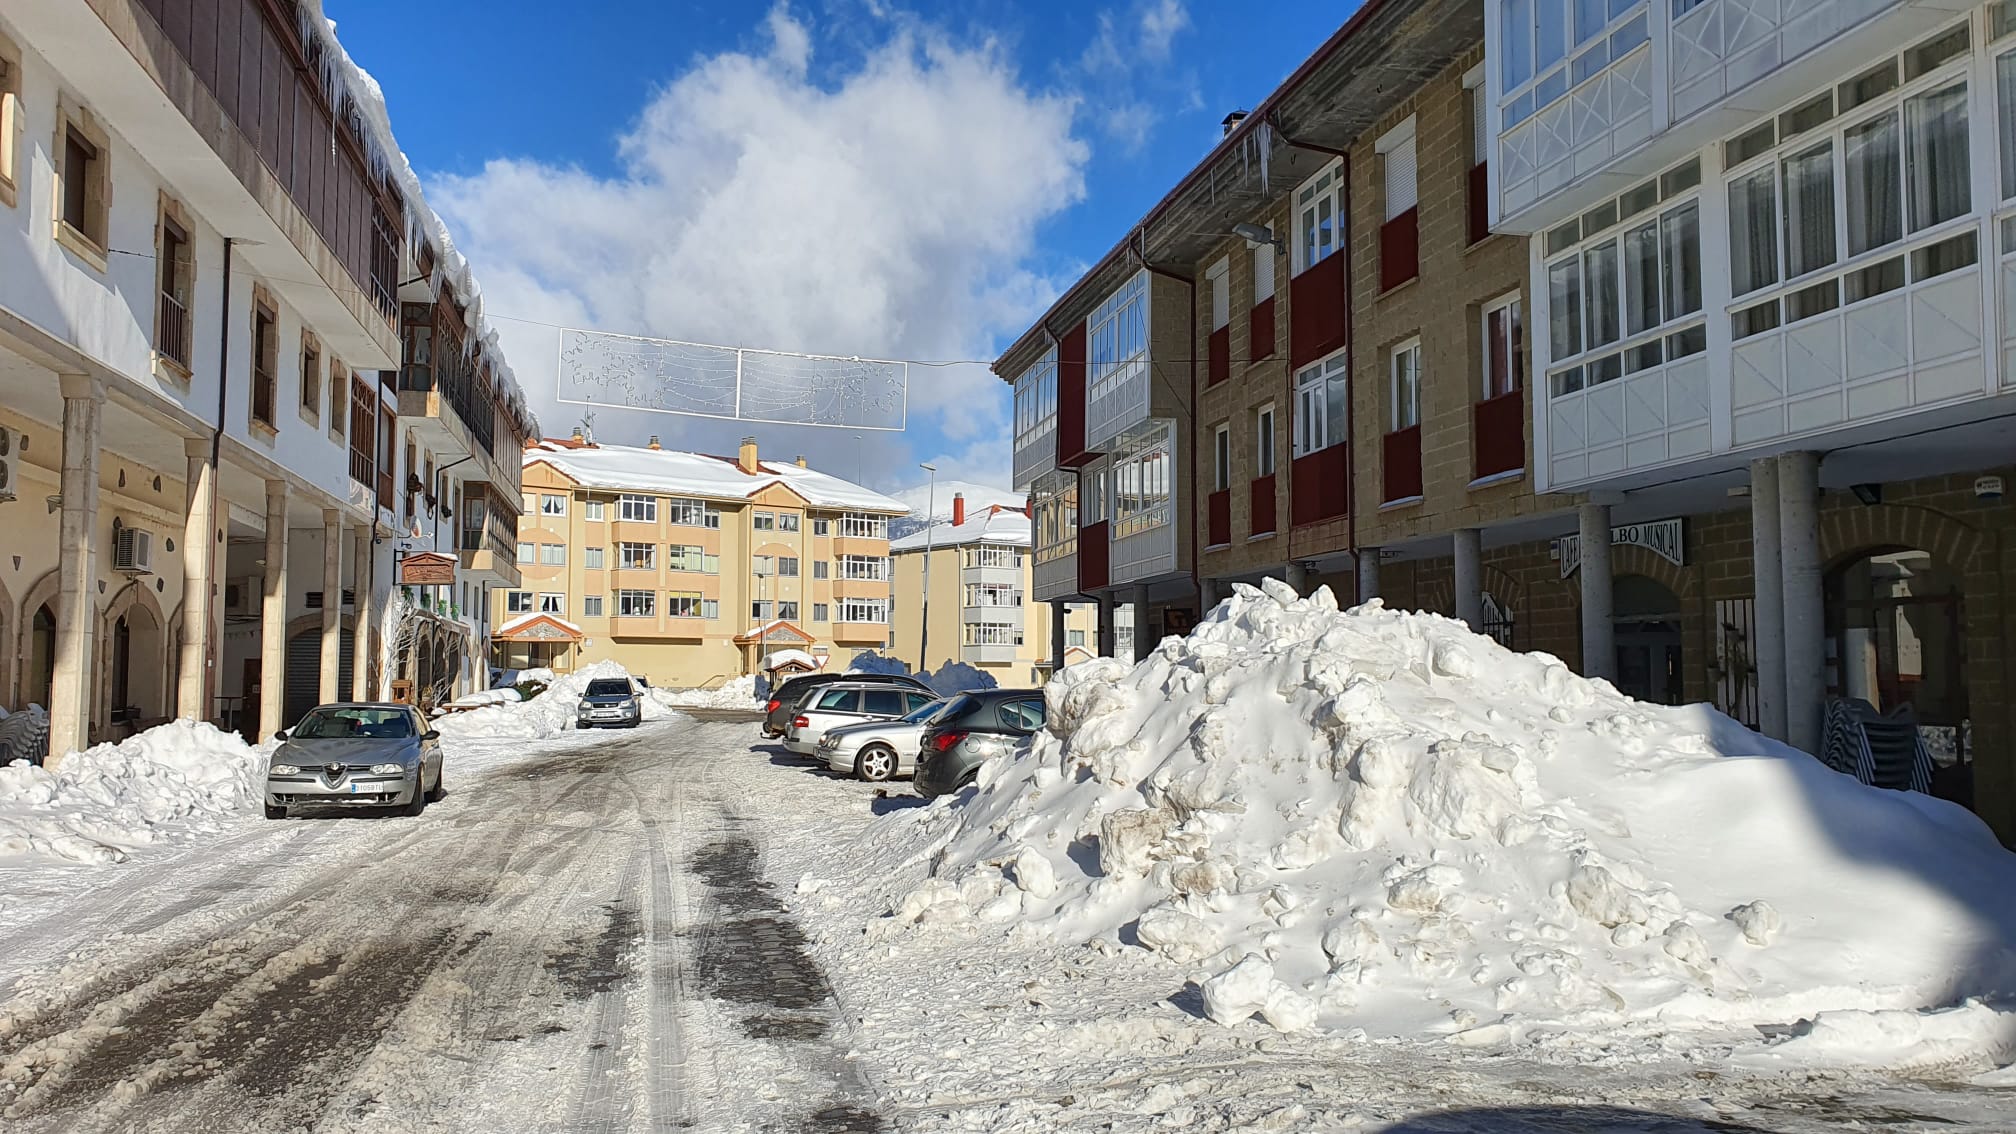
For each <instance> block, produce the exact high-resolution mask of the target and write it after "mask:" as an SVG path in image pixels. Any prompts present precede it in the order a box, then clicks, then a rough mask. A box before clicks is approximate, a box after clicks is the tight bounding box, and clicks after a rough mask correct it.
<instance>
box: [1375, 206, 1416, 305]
mask: <svg viewBox="0 0 2016 1134" xmlns="http://www.w3.org/2000/svg"><path fill="white" fill-rule="evenodd" d="M1420 275H1421V210H1420V209H1419V208H1412V209H1408V210H1407V211H1406V212H1404V213H1401V214H1400V215H1399V216H1397V217H1394V218H1393V219H1392V220H1389V221H1387V222H1386V223H1385V224H1383V225H1380V226H1379V290H1380V291H1392V290H1393V289H1394V288H1396V287H1399V286H1400V285H1401V284H1404V283H1410V282H1412V281H1413V280H1414V279H1416V278H1417V277H1419V276H1420Z"/></svg>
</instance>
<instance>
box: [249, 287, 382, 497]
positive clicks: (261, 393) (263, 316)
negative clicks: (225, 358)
mask: <svg viewBox="0 0 2016 1134" xmlns="http://www.w3.org/2000/svg"><path fill="white" fill-rule="evenodd" d="M253 294H254V296H255V297H256V296H259V295H261V294H262V289H257V288H255V289H254V291H253ZM279 370H280V318H279V316H278V315H276V314H275V313H274V310H273V308H271V307H269V306H267V305H266V304H264V303H262V302H260V301H259V299H257V298H255V299H254V300H253V303H252V420H253V421H254V422H256V423H258V424H260V425H263V426H265V427H266V428H267V429H269V430H270V429H272V428H273V402H274V395H275V393H276V387H277V386H278V385H279V373H278V372H279ZM409 468H410V466H409Z"/></svg>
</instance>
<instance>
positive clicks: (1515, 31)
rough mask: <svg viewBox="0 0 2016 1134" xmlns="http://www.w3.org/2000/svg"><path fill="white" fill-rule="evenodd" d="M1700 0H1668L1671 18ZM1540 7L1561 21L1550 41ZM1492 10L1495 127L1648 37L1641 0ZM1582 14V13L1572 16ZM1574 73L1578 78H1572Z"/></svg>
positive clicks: (1548, 101)
mask: <svg viewBox="0 0 2016 1134" xmlns="http://www.w3.org/2000/svg"><path fill="white" fill-rule="evenodd" d="M1700 2H1701V0H1673V6H1672V9H1671V10H1672V13H1673V16H1672V18H1673V19H1678V18H1679V17H1680V16H1682V15H1684V14H1685V13H1686V12H1687V11H1689V10H1691V9H1692V8H1695V7H1698V6H1699V4H1700ZM1542 11H1546V12H1552V13H1553V14H1555V15H1557V16H1558V17H1559V18H1560V21H1561V22H1560V34H1559V36H1558V38H1557V39H1556V40H1555V42H1553V43H1552V44H1549V43H1548V42H1547V40H1548V38H1549V37H1547V36H1546V35H1544V34H1543V32H1542V29H1541V27H1540V20H1539V14H1540V13H1541V12H1542ZM1613 11H1615V14H1614V15H1613V14H1612V12H1613ZM1497 15H1498V20H1499V23H1498V28H1497V30H1498V32H1499V35H1498V40H1497V44H1496V47H1495V53H1496V56H1497V58H1496V60H1495V62H1494V64H1493V65H1495V66H1496V67H1497V68H1498V98H1499V104H1500V105H1501V106H1503V107H1504V108H1505V109H1504V111H1503V112H1502V115H1501V116H1502V118H1503V119H1504V121H1503V123H1502V124H1501V125H1500V126H1499V129H1500V130H1509V129H1511V128H1512V127H1513V126H1516V125H1518V124H1519V123H1520V122H1523V121H1525V120H1526V119H1528V118H1531V117H1532V116H1533V114H1534V113H1535V112H1536V111H1539V110H1541V109H1543V108H1545V107H1548V106H1551V105H1553V104H1554V103H1555V102H1557V101H1559V100H1560V99H1562V98H1564V97H1566V96H1567V94H1568V92H1569V90H1570V89H1572V88H1575V87H1578V86H1579V85H1580V83H1581V82H1586V81H1588V80H1589V79H1593V78H1595V77H1596V76H1597V75H1599V74H1601V73H1602V72H1603V71H1604V70H1606V69H1607V68H1608V67H1609V66H1610V65H1613V64H1615V63H1616V62H1618V61H1619V60H1621V59H1624V58H1626V57H1628V56H1630V55H1631V54H1632V53H1633V52H1635V51H1638V50H1640V49H1641V48H1643V47H1644V46H1645V45H1646V43H1648V42H1649V38H1650V37H1649V26H1650V25H1649V22H1648V21H1649V19H1650V16H1651V5H1650V4H1647V3H1635V4H1631V5H1629V6H1628V7H1624V8H1621V9H1615V8H1613V7H1612V6H1611V5H1607V4H1603V3H1589V4H1588V5H1587V7H1586V8H1583V9H1581V10H1579V11H1578V4H1577V0H1501V3H1500V5H1499V8H1498V10H1497ZM1583 16H1586V17H1587V18H1578V17H1583ZM1543 56H1544V58H1543ZM1487 62H1492V61H1487ZM1575 75H1581V76H1582V79H1581V80H1580V81H1577V80H1575V79H1574V78H1573V76H1575Z"/></svg>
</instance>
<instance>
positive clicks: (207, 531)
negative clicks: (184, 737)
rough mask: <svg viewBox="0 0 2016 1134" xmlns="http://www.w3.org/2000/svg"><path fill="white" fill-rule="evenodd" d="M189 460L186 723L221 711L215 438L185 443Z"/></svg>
mask: <svg viewBox="0 0 2016 1134" xmlns="http://www.w3.org/2000/svg"><path fill="white" fill-rule="evenodd" d="M182 453H183V456H184V457H185V458H187V459H186V461H185V465H186V467H187V472H185V473H184V474H183V477H184V481H185V489H186V491H185V493H184V496H185V498H186V509H185V510H186V513H187V515H186V516H185V518H184V519H183V521H182V657H181V659H180V663H179V670H180V673H181V680H180V682H179V683H178V684H177V688H176V695H175V714H176V715H177V716H179V717H181V718H183V719H184V720H192V721H207V720H209V719H210V715H211V714H212V713H214V712H216V706H215V705H214V704H212V703H211V700H210V668H211V667H210V643H211V641H212V636H213V635H214V634H215V633H216V632H217V629H216V628H217V617H216V616H217V612H216V609H215V603H216V597H215V596H216V591H215V589H214V587H213V586H212V581H213V580H214V578H215V576H216V563H217V523H216V520H215V519H214V517H215V515H216V513H215V512H214V511H212V509H211V505H212V504H214V503H215V502H216V497H215V489H216V476H217V466H215V465H213V464H211V463H210V439H209V438H207V437H186V438H183V440H182Z"/></svg>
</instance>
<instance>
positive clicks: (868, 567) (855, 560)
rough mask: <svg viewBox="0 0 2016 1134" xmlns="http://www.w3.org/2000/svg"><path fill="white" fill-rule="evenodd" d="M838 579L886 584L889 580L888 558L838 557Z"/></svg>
mask: <svg viewBox="0 0 2016 1134" xmlns="http://www.w3.org/2000/svg"><path fill="white" fill-rule="evenodd" d="M840 577H841V578H843V579H860V580H867V581H869V582H877V583H886V582H888V581H889V578H890V572H889V558H888V557H887V556H883V555H843V556H841V557H840Z"/></svg>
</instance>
